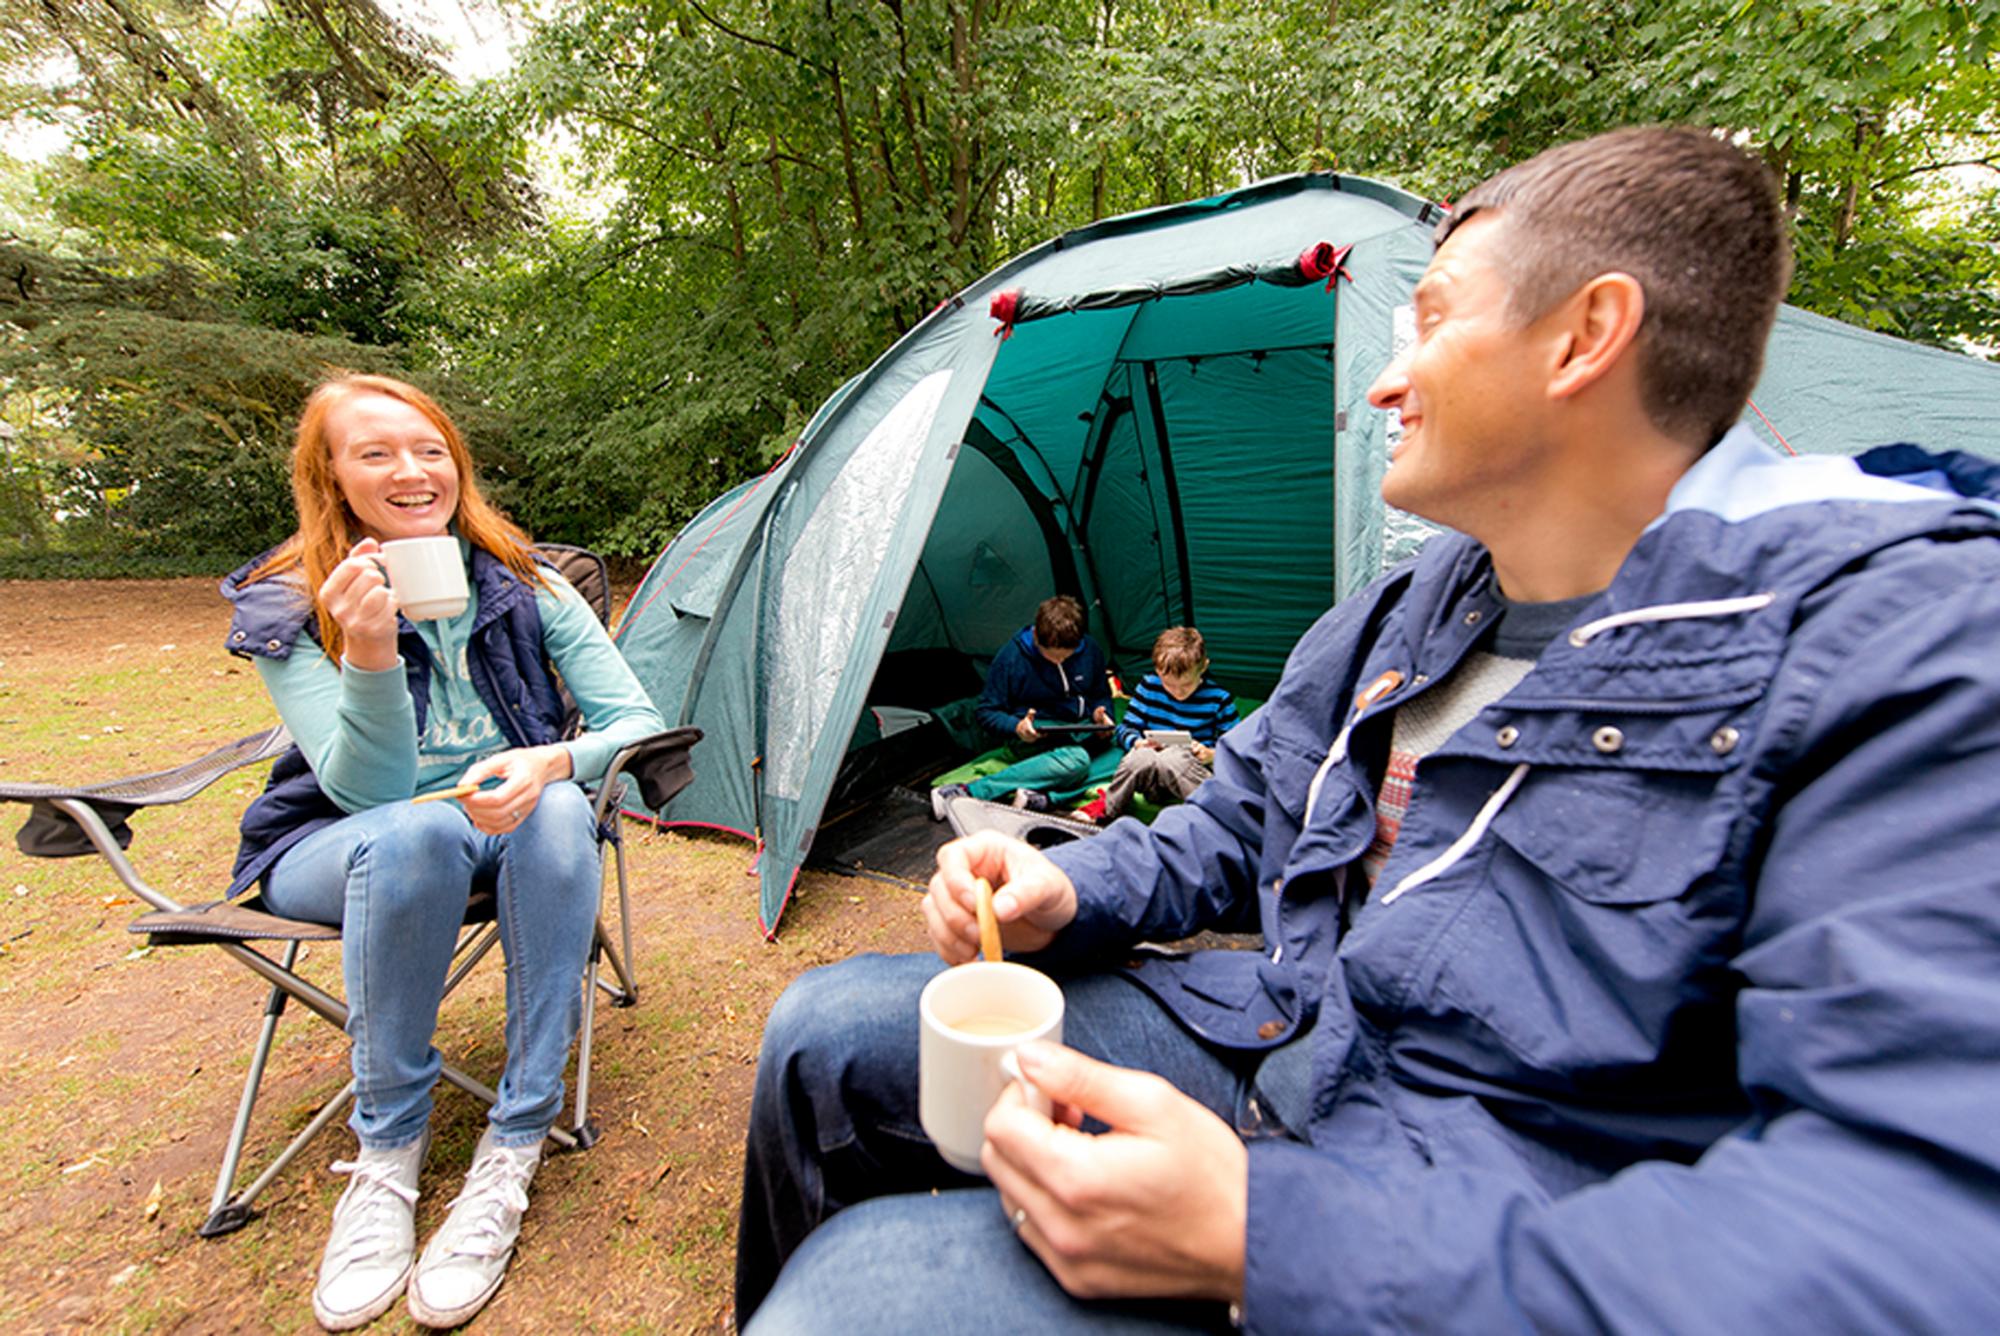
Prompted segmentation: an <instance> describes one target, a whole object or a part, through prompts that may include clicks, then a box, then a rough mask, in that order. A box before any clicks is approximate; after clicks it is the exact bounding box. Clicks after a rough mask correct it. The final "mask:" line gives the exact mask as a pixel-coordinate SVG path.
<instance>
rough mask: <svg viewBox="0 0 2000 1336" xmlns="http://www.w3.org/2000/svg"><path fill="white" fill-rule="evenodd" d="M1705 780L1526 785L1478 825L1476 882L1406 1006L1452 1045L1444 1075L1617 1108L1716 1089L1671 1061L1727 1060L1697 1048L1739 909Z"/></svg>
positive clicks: (1565, 775) (1725, 829)
mask: <svg viewBox="0 0 2000 1336" xmlns="http://www.w3.org/2000/svg"><path fill="white" fill-rule="evenodd" d="M1719 779H1720V776H1718V775H1717V774H1715V773H1703V772H1692V773H1687V772H1682V773H1676V772H1671V771H1667V772H1662V771H1645V772H1641V771H1633V770H1623V769H1610V768H1605V769H1577V770H1569V771H1543V772H1540V773H1536V774H1532V775H1530V776H1529V778H1528V781H1527V783H1526V784H1524V785H1523V787H1522V789H1521V792H1520V794H1519V796H1518V797H1517V799H1516V801H1515V803H1514V804H1512V805H1510V806H1509V807H1508V809H1507V810H1506V811H1505V812H1503V813H1502V814H1501V816H1500V817H1499V818H1498V819H1497V820H1495V821H1494V823H1493V826H1492V829H1491V830H1490V832H1489V833H1488V838H1489V839H1490V841H1491V848H1490V849H1489V850H1488V851H1487V857H1486V858H1485V859H1483V860H1482V870H1481V875H1480V877H1479V880H1478V882H1477V884H1476V885H1475V886H1473V887H1471V888H1469V889H1468V890H1467V891H1466V893H1465V899H1464V902H1463V904H1462V905H1461V906H1460V912H1458V913H1456V914H1455V915H1453V917H1452V920H1451V922H1450V923H1449V926H1447V927H1446V928H1445V930H1444V932H1443V933H1442V935H1441V936H1440V938H1439V939H1438V942H1437V949H1436V951H1435V953H1434V955H1433V957H1432V972H1431V986H1430V987H1429V988H1428V989H1424V990H1422V991H1421V992H1420V993H1419V994H1417V995H1416V996H1417V997H1419V998H1425V999H1427V1000H1420V1001H1416V1002H1415V1005H1416V1006H1417V1008H1418V1009H1419V1010H1421V1011H1428V1012H1430V1013H1431V1015H1430V1020H1431V1021H1432V1022H1434V1023H1436V1022H1441V1023H1442V1025H1443V1033H1446V1034H1449V1035H1450V1039H1449V1041H1448V1046H1449V1047H1452V1048H1458V1047H1460V1046H1461V1045H1463V1046H1467V1047H1468V1049H1469V1051H1464V1052H1460V1053H1459V1054H1458V1055H1457V1056H1456V1057H1455V1058H1453V1059H1452V1061H1453V1063H1454V1064H1460V1063H1463V1064H1467V1065H1469V1066H1470V1068H1471V1069H1473V1070H1483V1071H1487V1072H1490V1073H1494V1074H1496V1075H1497V1074H1499V1073H1500V1072H1503V1071H1507V1070H1509V1069H1512V1071H1513V1072H1514V1073H1515V1075H1514V1077H1513V1079H1512V1081H1510V1082H1509V1083H1518V1084H1519V1085H1520V1086H1521V1087H1523V1088H1536V1087H1540V1088H1548V1087H1551V1086H1554V1087H1558V1088H1565V1089H1567V1090H1569V1091H1571V1092H1572V1093H1581V1092H1582V1091H1584V1090H1591V1091H1595V1092H1596V1097H1604V1096H1606V1095H1610V1096H1612V1097H1613V1098H1615V1099H1616V1100H1617V1101H1618V1102H1620V1103H1624V1102H1627V1101H1630V1100H1632V1099H1635V1098H1636V1099H1639V1100H1640V1101H1642V1102H1646V1101H1661V1100H1664V1101H1668V1102H1672V1101H1676V1100H1679V1099H1682V1098H1684V1097H1685V1096H1686V1093H1687V1091H1688V1090H1689V1089H1691V1088H1697V1087H1701V1086H1706V1085H1710V1084H1713V1083H1714V1082H1715V1081H1717V1080H1720V1079H1722V1076H1723V1075H1726V1074H1718V1073H1712V1072H1706V1071H1699V1072H1698V1071H1696V1070H1694V1069H1693V1067H1691V1066H1690V1065H1689V1064H1694V1065H1695V1066H1704V1065H1706V1063H1707V1061H1708V1060H1707V1058H1705V1057H1704V1056H1703V1055H1704V1054H1706V1053H1710V1052H1716V1051H1720V1052H1726V1051H1727V1048H1726V1046H1725V1047H1724V1048H1722V1049H1719V1050H1717V1049H1712V1048H1708V1047H1704V1046H1705V1045H1709V1044H1710V1043H1711V1041H1712V1040H1713V1038H1714V1036H1715V1035H1716V1034H1717V1033H1719V1032H1726V1030H1727V1027H1728V1024H1729V1015H1730V1005H1731V1003H1730V998H1731V992H1730V985H1729V981H1728V970H1727V962H1728V957H1729V952H1730V950H1731V943H1732V942H1733V940H1734V934H1735V932H1736V929H1737V925H1738V924H1739V922H1740V910H1741V907H1742V906H1741V896H1742V890H1741V887H1740V884H1739V879H1737V878H1736V877H1735V876H1734V875H1733V874H1732V873H1731V872H1730V870H1729V868H1728V867H1727V860H1728V857H1729V842H1730V838H1731V831H1732V829H1733V825H1734V817H1735V813H1734V811H1733V805H1732V804H1731V803H1730V802H1729V801H1728V799H1727V798H1726V796H1724V795H1722V794H1719V792H1718V789H1719V787H1720V786H1719V784H1718V781H1719ZM1413 1000H1414V999H1413ZM1465 1019H1470V1020H1472V1021H1474V1022H1476V1024H1475V1025H1473V1026H1471V1027H1467V1026H1465V1025H1463V1023H1462V1022H1463V1021H1464V1020H1465ZM1482 1033H1484V1034H1485V1035H1487V1036H1490V1037H1488V1038H1484V1039H1482V1038H1481V1035H1482ZM1495 1039H1497V1040H1498V1041H1499V1042H1498V1049H1499V1050H1500V1052H1499V1053H1496V1052H1495V1045H1494V1042H1493V1041H1494V1040H1495ZM1502 1055H1504V1057H1503V1056H1502ZM1496 1059H1498V1061H1497V1062H1496Z"/></svg>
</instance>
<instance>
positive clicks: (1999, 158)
mask: <svg viewBox="0 0 2000 1336" xmlns="http://www.w3.org/2000/svg"><path fill="white" fill-rule="evenodd" d="M1953 167H1984V168H1985V169H1986V170H1987V171H1989V172H2000V154H1989V155H1988V156H1986V157H1984V158H1960V159H1958V160H1957V161H1955V162H1927V163H1925V164H1924V165H1923V166H1921V167H1912V168H1910V169H1909V170H1908V171H1904V172H1892V173H1890V174H1889V175H1888V176H1885V177H1883V178H1882V179H1881V180H1879V181H1873V182H1870V183H1869V187H1868V188H1869V189H1871V190H1880V189H1881V188H1882V187H1883V186H1886V185H1888V184H1889V183H1890V182H1891V181H1902V180H1905V179H1907V178H1909V177H1912V176H1922V175H1923V174H1924V173H1925V172H1944V171H1949V170H1951V169H1952V168H1953Z"/></svg>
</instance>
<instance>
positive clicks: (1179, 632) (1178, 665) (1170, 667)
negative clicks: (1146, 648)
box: [1153, 626, 1208, 677]
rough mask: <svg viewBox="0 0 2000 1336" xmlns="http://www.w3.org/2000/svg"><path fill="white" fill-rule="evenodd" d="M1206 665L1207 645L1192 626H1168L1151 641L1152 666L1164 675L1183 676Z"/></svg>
mask: <svg viewBox="0 0 2000 1336" xmlns="http://www.w3.org/2000/svg"><path fill="white" fill-rule="evenodd" d="M1207 666H1208V647H1207V646H1206V645H1204V644H1203V643H1202V639H1201V632H1199V631H1197V630H1195V629H1194V628H1193V627H1192V626H1169V627H1168V628H1167V629H1166V630H1164V631H1162V632H1160V638H1159V639H1158V640H1155V641H1154V642H1153V667H1154V668H1156V669H1158V670H1159V672H1160V673H1161V674H1162V675H1163V676H1165V675H1171V676H1174V677H1185V676H1186V675H1187V674H1189V673H1192V672H1197V671H1199V670H1200V669H1202V668H1205V667H1207Z"/></svg>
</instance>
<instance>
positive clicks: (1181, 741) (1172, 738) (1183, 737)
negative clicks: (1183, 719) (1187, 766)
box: [1146, 728, 1194, 747]
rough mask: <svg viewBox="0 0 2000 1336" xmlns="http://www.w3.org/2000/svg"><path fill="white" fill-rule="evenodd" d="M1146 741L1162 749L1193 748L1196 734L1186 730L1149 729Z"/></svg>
mask: <svg viewBox="0 0 2000 1336" xmlns="http://www.w3.org/2000/svg"><path fill="white" fill-rule="evenodd" d="M1146 741H1148V742H1153V743H1157V744H1159V745H1160V746H1162V747H1192V746H1194V734H1192V733H1190V732H1188V731H1187V730H1186V729H1184V728H1149V729H1147V730H1146Z"/></svg>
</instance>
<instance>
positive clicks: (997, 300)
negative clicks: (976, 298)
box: [986, 288, 1021, 341]
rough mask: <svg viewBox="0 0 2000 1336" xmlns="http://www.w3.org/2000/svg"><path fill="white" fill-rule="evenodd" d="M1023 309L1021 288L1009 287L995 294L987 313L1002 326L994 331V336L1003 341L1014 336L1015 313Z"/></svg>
mask: <svg viewBox="0 0 2000 1336" xmlns="http://www.w3.org/2000/svg"><path fill="white" fill-rule="evenodd" d="M1020 309H1021V290H1020V289H1019V288H1008V289H1007V290H1006V291H1004V292H996V293H994V294H993V300H992V301H991V302H990V303H989V304H988V305H987V307H986V313H987V314H988V315H990V316H992V317H993V318H994V319H995V320H998V321H999V322H1000V328H998V329H996V330H994V331H993V334H994V337H995V338H998V339H1000V340H1002V341H1005V340H1007V339H1011V338H1013V337H1014V314H1015V312H1017V311H1019V310H1020Z"/></svg>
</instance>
